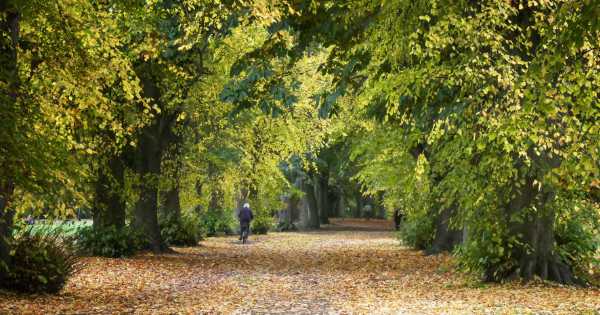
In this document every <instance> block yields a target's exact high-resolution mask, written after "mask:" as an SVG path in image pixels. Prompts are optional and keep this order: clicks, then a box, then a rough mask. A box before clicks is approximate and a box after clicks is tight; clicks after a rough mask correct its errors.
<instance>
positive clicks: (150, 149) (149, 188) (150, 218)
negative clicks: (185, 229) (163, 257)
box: [134, 125, 167, 252]
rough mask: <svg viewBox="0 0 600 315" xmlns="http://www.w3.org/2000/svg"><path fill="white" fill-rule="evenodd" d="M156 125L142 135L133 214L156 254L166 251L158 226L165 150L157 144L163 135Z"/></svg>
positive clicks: (137, 164)
mask: <svg viewBox="0 0 600 315" xmlns="http://www.w3.org/2000/svg"><path fill="white" fill-rule="evenodd" d="M157 131H158V128H157V126H156V125H151V126H148V127H146V128H145V130H143V131H142V134H141V135H140V139H139V140H140V141H139V144H138V156H137V159H136V171H137V173H138V176H139V177H140V178H139V180H140V181H139V186H138V188H139V194H140V195H139V199H138V201H137V203H136V205H135V210H134V226H135V227H136V228H137V229H138V230H140V231H141V232H143V233H144V235H145V236H146V238H147V239H148V241H149V242H150V247H151V249H152V250H153V251H154V252H161V251H164V250H166V249H167V246H166V244H165V243H164V242H163V240H162V237H161V235H160V227H159V225H158V203H157V201H158V200H157V198H158V179H159V176H160V168H161V165H160V161H161V157H162V149H161V146H160V143H159V142H158V141H157V140H158V139H159V137H160V134H159V132H157Z"/></svg>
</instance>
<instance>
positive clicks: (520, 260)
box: [485, 178, 578, 284]
mask: <svg viewBox="0 0 600 315" xmlns="http://www.w3.org/2000/svg"><path fill="white" fill-rule="evenodd" d="M554 197H555V195H554V192H553V191H548V190H545V189H542V190H539V189H538V188H536V186H535V185H534V178H528V179H527V180H526V184H525V185H523V186H522V187H521V188H518V191H517V193H516V194H515V198H513V200H512V201H511V202H510V203H509V204H508V207H507V211H506V219H507V220H509V221H508V222H509V224H510V234H511V235H513V236H515V237H517V238H518V239H519V242H520V243H521V244H523V245H520V246H515V247H513V250H512V254H511V259H513V260H514V262H515V267H514V268H513V269H512V270H504V273H499V272H498V269H497V268H496V266H490V267H489V268H488V270H486V273H485V279H486V280H487V281H498V280H502V279H503V278H509V277H514V276H518V277H520V278H522V279H524V280H531V279H533V278H534V277H535V276H537V277H539V278H540V279H543V280H551V281H556V282H559V283H565V284H573V283H577V282H578V280H577V279H576V278H575V276H574V275H573V272H572V270H571V268H570V266H569V265H568V264H567V263H566V262H565V261H564V260H563V259H562V258H561V257H560V256H559V255H558V254H557V253H556V251H555V248H554V245H555V243H556V242H555V236H554V221H555V214H554V210H553V209H552V208H550V207H549V206H548V205H549V204H550V202H551V201H552V200H553V199H554ZM533 205H535V206H536V209H537V210H536V211H531V210H528V208H530V207H531V206H533ZM525 211H527V213H526V214H525V215H524V219H523V221H522V222H511V221H510V218H511V217H513V216H515V215H519V214H523V213H524V212H525Z"/></svg>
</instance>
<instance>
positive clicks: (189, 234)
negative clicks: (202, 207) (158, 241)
mask: <svg viewBox="0 0 600 315" xmlns="http://www.w3.org/2000/svg"><path fill="white" fill-rule="evenodd" d="M160 233H161V235H162V237H163V240H164V241H165V242H166V243H167V244H169V245H175V246H194V245H197V244H198V241H200V240H201V239H202V234H203V231H202V221H201V220H200V217H198V215H197V214H195V213H193V212H188V213H184V214H183V215H182V216H181V218H180V219H178V218H176V217H175V216H173V215H168V216H166V217H165V218H163V219H162V220H161V222H160Z"/></svg>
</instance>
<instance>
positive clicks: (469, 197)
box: [261, 0, 600, 283]
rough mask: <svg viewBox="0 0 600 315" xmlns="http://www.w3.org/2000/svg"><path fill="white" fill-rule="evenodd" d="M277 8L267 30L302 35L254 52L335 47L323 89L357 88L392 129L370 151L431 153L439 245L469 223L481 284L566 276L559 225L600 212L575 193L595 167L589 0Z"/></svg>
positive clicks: (466, 257) (594, 29)
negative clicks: (289, 43)
mask: <svg viewBox="0 0 600 315" xmlns="http://www.w3.org/2000/svg"><path fill="white" fill-rule="evenodd" d="M278 4H279V5H277V6H276V8H275V10H277V11H278V12H279V13H281V16H282V17H281V19H280V20H279V21H277V22H276V23H274V25H273V27H272V28H271V29H272V31H273V32H274V34H280V33H285V32H292V33H294V34H295V36H296V37H297V38H299V39H300V40H299V42H298V44H297V45H294V46H293V47H291V48H288V49H286V48H285V46H284V45H282V44H279V41H280V39H279V38H280V37H278V36H272V37H271V38H272V40H271V41H270V42H269V43H268V45H265V46H263V48H262V50H261V53H262V55H263V56H265V57H266V58H269V56H277V55H282V54H288V55H291V56H292V57H293V58H297V57H296V56H300V55H301V54H302V52H303V51H306V49H307V47H309V46H311V45H313V44H312V43H314V42H318V43H320V44H322V45H325V46H328V47H329V46H330V47H331V48H330V53H329V57H328V59H327V62H325V63H324V64H323V65H322V67H321V68H322V69H323V71H324V72H326V73H329V74H332V75H333V76H334V82H335V83H336V86H335V88H334V89H333V91H332V92H331V94H330V95H331V96H333V98H334V99H339V96H340V95H343V94H344V93H346V94H347V93H353V94H354V95H355V96H356V97H357V99H359V103H360V105H359V108H364V109H365V110H364V112H365V113H366V115H367V117H376V118H378V120H376V121H375V124H379V125H383V126H389V128H393V129H398V130H399V131H400V132H399V133H400V135H399V137H398V138H396V139H398V140H399V141H398V142H397V143H394V141H386V142H385V143H384V145H385V146H383V147H379V149H381V150H386V149H387V150H389V149H392V148H393V149H394V151H393V152H397V154H398V157H399V158H401V159H402V160H403V161H404V162H402V163H401V164H405V165H411V164H413V165H414V163H415V160H418V159H419V158H420V159H422V158H424V159H425V160H426V161H427V164H428V165H429V174H428V175H427V177H429V178H428V180H427V182H428V185H430V188H431V198H432V199H430V201H429V206H430V207H432V208H431V209H430V210H428V211H427V213H429V214H430V215H431V216H433V217H434V220H435V222H436V223H435V227H436V228H435V229H434V230H433V233H434V234H433V237H432V238H431V239H432V241H433V242H434V247H439V248H441V249H444V248H449V246H445V245H450V244H454V243H455V242H454V241H452V239H454V237H453V236H452V235H453V234H455V233H447V232H448V231H449V230H452V229H455V230H462V229H463V228H466V231H467V232H468V233H467V234H468V235H467V238H466V240H463V241H464V244H463V245H462V246H461V251H460V252H459V257H460V258H461V260H462V261H463V262H464V265H465V267H466V268H467V269H471V270H478V271H482V273H483V274H484V275H485V278H486V279H488V280H500V279H504V278H506V277H509V276H511V275H513V274H516V275H518V276H521V277H523V278H525V279H530V278H532V277H533V276H534V275H537V276H540V277H541V278H543V279H551V280H555V281H558V282H566V283H570V282H572V281H574V277H573V274H572V272H573V267H575V266H576V265H577V263H575V262H574V260H573V259H572V258H570V256H569V255H573V254H574V255H575V256H578V257H589V250H587V249H586V250H582V251H579V252H578V253H576V254H575V253H574V252H572V251H571V252H570V253H569V255H566V254H565V252H564V251H565V250H566V248H567V247H568V245H567V244H566V243H561V241H559V240H560V239H563V240H564V239H565V237H566V235H562V236H557V235H556V233H558V232H559V231H560V230H561V229H560V228H559V226H561V225H564V224H567V222H571V223H573V222H574V221H572V220H574V219H572V217H571V214H576V213H578V212H581V211H584V212H586V213H587V214H588V215H590V217H594V215H593V214H594V213H596V214H597V209H595V206H593V205H592V204H591V203H590V201H589V199H588V198H587V197H584V195H582V194H581V193H582V192H584V191H586V190H587V188H586V187H588V186H589V184H590V181H591V180H592V178H594V177H597V170H598V168H597V165H598V160H597V156H598V155H597V152H595V151H594V149H591V150H590V149H589V148H597V147H598V137H597V136H596V135H595V134H598V132H597V130H598V124H597V123H595V122H597V121H598V119H597V117H598V111H597V109H594V104H596V105H597V102H596V101H595V100H596V99H597V95H596V92H594V91H595V90H597V84H598V75H599V73H600V72H599V71H598V64H597V62H596V60H597V59H598V58H597V50H598V49H597V48H598V38H599V37H598V23H597V21H593V19H591V18H590V16H591V15H593V14H594V13H597V10H598V8H597V1H584V2H577V3H575V2H568V1H547V2H544V3H539V2H534V1H511V2H491V3H480V2H466V1H465V2H450V1H439V2H438V1H435V2H431V1H417V2H414V1H402V0H398V1H388V2H385V3H374V2H371V1H360V0H357V1H350V2H344V3H339V2H336V1H301V2H288V1H281V2H279V3H278ZM584 82H585V83H584ZM329 103H332V102H329ZM333 103H335V102H333ZM580 127H581V128H580ZM374 147H375V146H374ZM386 155H389V154H385V152H384V153H383V154H382V158H383V157H385V158H386V159H388V158H389V157H386ZM421 156H422V157H421ZM379 165H380V167H382V165H381V164H379ZM576 165H577V166H576ZM402 171H406V172H407V173H404V174H410V172H409V171H410V169H406V168H404V169H402ZM363 174H364V173H363ZM380 174H381V173H380ZM592 174H595V175H592ZM590 175H591V176H590ZM363 177H364V178H369V180H367V181H366V183H367V184H370V185H376V186H375V187H371V188H370V189H371V190H379V189H380V188H381V187H380V186H379V181H377V180H374V178H373V177H372V176H366V175H365V176H363ZM389 178H390V179H391V180H394V177H389ZM397 178H398V177H397V176H396V179H395V180H398V179H397ZM400 182H401V181H400ZM416 183H418V181H417V182H413V183H412V184H410V185H414V184H416ZM465 183H468V184H466V185H465ZM388 187H390V185H386V189H388ZM405 191H406V190H405ZM413 192H414V190H413ZM386 193H387V191H386ZM575 196H580V197H575ZM565 198H566V199H565ZM565 200H570V201H569V202H567V203H569V204H570V206H565V203H563V202H564V201H565ZM559 204H560V205H561V206H559ZM575 204H579V205H583V204H585V205H586V206H584V207H583V209H586V210H576V208H577V207H576V206H575ZM415 213H416V212H415ZM419 213H420V212H419ZM576 216H577V217H578V218H579V219H576V220H579V221H577V223H576V224H579V226H580V227H581V228H582V229H584V230H586V231H587V230H592V231H593V230H597V225H596V224H595V223H594V221H593V220H589V219H582V218H583V217H584V216H579V215H576ZM569 217H571V219H568V218H569ZM590 217H588V218H590ZM569 220H570V221H569ZM571 223H569V224H571ZM586 235H588V234H587V233H586ZM490 236H491V237H490ZM566 239H570V241H571V242H572V241H574V240H573V238H572V237H571V236H569V237H566ZM561 253H562V254H561ZM571 257H572V256H571Z"/></svg>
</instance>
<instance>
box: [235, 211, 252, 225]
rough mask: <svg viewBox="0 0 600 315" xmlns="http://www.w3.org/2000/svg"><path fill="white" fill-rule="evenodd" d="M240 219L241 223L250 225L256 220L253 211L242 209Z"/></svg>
mask: <svg viewBox="0 0 600 315" xmlns="http://www.w3.org/2000/svg"><path fill="white" fill-rule="evenodd" d="M238 218H239V219H240V223H249V222H250V221H252V219H254V215H253V214H252V210H250V208H242V209H241V210H240V213H239V214H238Z"/></svg>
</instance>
